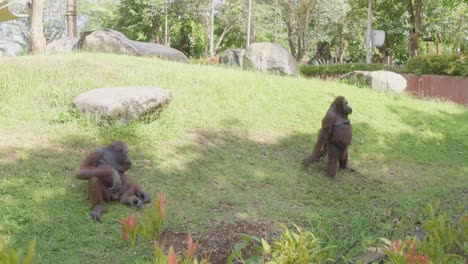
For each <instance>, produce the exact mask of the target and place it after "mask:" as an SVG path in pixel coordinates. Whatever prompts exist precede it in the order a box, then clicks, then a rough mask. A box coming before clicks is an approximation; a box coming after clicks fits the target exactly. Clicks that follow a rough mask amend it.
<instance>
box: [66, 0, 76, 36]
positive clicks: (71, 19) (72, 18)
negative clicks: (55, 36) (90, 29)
mask: <svg viewBox="0 0 468 264" xmlns="http://www.w3.org/2000/svg"><path fill="white" fill-rule="evenodd" d="M67 36H68V37H69V38H74V37H76V36H77V31H76V0H67Z"/></svg>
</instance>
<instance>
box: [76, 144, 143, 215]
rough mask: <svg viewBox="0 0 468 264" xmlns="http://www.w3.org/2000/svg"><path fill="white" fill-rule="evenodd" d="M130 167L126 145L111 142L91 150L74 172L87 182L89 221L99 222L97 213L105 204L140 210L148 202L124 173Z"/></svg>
mask: <svg viewBox="0 0 468 264" xmlns="http://www.w3.org/2000/svg"><path fill="white" fill-rule="evenodd" d="M131 166H132V161H131V160H130V158H129V157H128V148H127V146H126V145H125V144H124V143H122V142H114V143H112V144H110V145H108V146H106V147H103V148H98V149H96V150H94V151H93V152H92V153H91V154H90V155H89V156H88V157H87V158H86V159H85V160H84V161H83V163H82V164H81V166H80V167H79V168H78V169H77V170H76V177H78V178H79V179H82V180H87V181H88V193H89V198H90V200H91V202H92V204H93V211H92V212H91V213H90V216H91V219H93V220H94V221H99V222H101V214H102V213H103V212H105V211H106V208H105V206H104V203H105V202H109V201H119V202H120V203H122V204H128V205H130V206H136V207H138V208H140V207H141V206H142V205H143V203H149V202H150V201H151V197H150V195H149V194H148V193H146V192H144V191H143V190H142V189H141V188H140V187H139V186H138V185H137V184H136V183H135V181H134V180H133V179H132V178H131V177H129V176H128V175H127V174H126V173H125V172H127V171H128V170H129V169H130V167H131Z"/></svg>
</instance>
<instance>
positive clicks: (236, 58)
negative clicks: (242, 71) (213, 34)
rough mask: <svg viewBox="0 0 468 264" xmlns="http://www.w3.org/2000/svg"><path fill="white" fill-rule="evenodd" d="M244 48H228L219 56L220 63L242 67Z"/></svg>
mask: <svg viewBox="0 0 468 264" xmlns="http://www.w3.org/2000/svg"><path fill="white" fill-rule="evenodd" d="M244 53H245V49H230V50H226V51H225V52H224V54H223V55H222V56H221V57H219V63H220V64H226V65H229V66H238V67H242V65H243V57H244Z"/></svg>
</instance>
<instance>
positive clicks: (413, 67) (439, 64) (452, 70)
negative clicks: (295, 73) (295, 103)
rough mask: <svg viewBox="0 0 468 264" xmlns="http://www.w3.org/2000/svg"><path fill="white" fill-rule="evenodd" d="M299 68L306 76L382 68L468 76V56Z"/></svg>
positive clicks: (405, 71) (453, 55)
mask: <svg viewBox="0 0 468 264" xmlns="http://www.w3.org/2000/svg"><path fill="white" fill-rule="evenodd" d="M299 70H300V72H301V74H302V75H303V76H305V77H320V76H327V75H335V74H346V73H349V72H352V71H381V70H386V71H393V72H397V73H414V74H436V75H454V76H468V57H467V56H466V55H458V54H444V55H427V56H417V57H413V58H411V59H410V60H408V63H407V65H406V67H404V68H398V67H392V66H388V65H384V64H363V63H355V64H335V65H321V66H314V65H301V66H300V67H299Z"/></svg>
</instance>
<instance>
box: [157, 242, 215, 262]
mask: <svg viewBox="0 0 468 264" xmlns="http://www.w3.org/2000/svg"><path fill="white" fill-rule="evenodd" d="M197 247H198V242H193V239H192V236H190V235H189V236H188V246H187V250H184V251H183V255H182V257H181V258H180V261H178V260H177V255H176V254H175V252H174V248H173V247H172V246H170V247H169V253H168V255H166V254H164V251H163V249H162V248H161V247H160V246H159V244H158V242H157V241H156V240H155V241H154V264H177V263H180V264H208V263H209V259H208V258H203V259H201V260H198V259H197V258H196V257H195V251H196V250H197Z"/></svg>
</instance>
